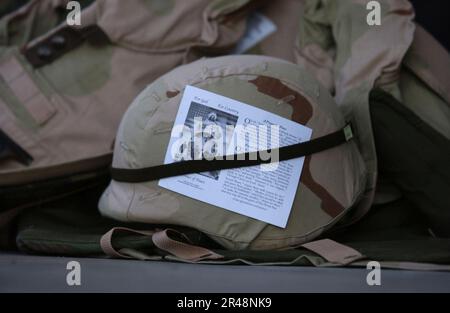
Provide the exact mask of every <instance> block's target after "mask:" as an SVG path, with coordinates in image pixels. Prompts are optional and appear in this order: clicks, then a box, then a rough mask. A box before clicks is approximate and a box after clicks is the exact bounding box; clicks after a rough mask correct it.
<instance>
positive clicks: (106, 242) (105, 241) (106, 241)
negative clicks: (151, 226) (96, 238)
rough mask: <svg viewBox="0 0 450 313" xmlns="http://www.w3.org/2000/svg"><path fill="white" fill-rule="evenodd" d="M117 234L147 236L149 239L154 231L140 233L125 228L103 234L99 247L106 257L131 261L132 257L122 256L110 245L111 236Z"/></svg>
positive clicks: (115, 228) (114, 229) (117, 228)
mask: <svg viewBox="0 0 450 313" xmlns="http://www.w3.org/2000/svg"><path fill="white" fill-rule="evenodd" d="M117 232H129V233H132V234H138V235H143V236H148V237H149V238H150V237H151V236H152V234H153V233H154V231H141V230H135V229H131V228H126V227H114V228H112V229H111V230H110V231H108V232H107V233H106V234H104V235H103V236H102V238H100V246H101V248H102V250H103V252H104V253H105V254H106V255H109V256H111V257H115V258H123V259H131V258H132V257H131V256H128V255H126V254H123V253H121V252H119V251H117V250H116V249H115V248H114V246H113V244H112V239H113V236H114V235H115V234H116V233H117Z"/></svg>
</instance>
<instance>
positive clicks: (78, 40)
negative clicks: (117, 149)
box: [0, 0, 255, 220]
mask: <svg viewBox="0 0 450 313" xmlns="http://www.w3.org/2000/svg"><path fill="white" fill-rule="evenodd" d="M83 2H87V1H83ZM66 3H67V1H65V0H54V1H50V0H48V1H47V0H46V1H30V2H29V3H28V4H26V5H25V6H23V7H21V8H20V9H19V10H17V11H15V12H12V13H10V14H8V15H6V16H4V18H3V19H2V20H1V23H0V26H1V28H2V32H1V35H0V188H1V193H0V201H1V202H2V210H6V209H8V208H11V207H15V206H17V205H19V204H20V205H22V204H28V203H30V202H40V201H42V200H47V198H50V194H53V195H57V196H61V195H62V194H63V193H64V192H63V190H61V188H60V186H61V185H62V184H66V183H69V184H73V183H74V182H80V181H83V180H86V179H88V178H92V175H94V176H95V175H97V174H96V173H97V172H99V171H100V169H101V170H102V171H103V173H104V171H105V169H107V166H108V165H109V164H110V162H111V155H112V147H113V141H114V136H115V133H116V131H117V127H118V124H119V121H120V118H121V117H122V115H123V113H124V112H125V110H126V108H127V107H128V105H129V103H130V102H131V100H132V99H133V98H134V97H135V96H136V95H137V94H138V93H139V91H141V90H142V89H143V88H144V87H145V86H146V85H147V84H149V83H150V82H152V81H153V80H154V79H156V78H157V77H159V76H160V75H162V74H163V73H165V72H167V71H169V70H171V69H172V68H174V67H176V66H178V65H180V64H183V63H186V62H189V61H192V60H194V59H197V58H199V57H201V56H204V55H216V54H218V53H224V52H226V51H228V50H230V49H231V48H232V47H233V46H234V45H235V43H236V42H237V41H238V40H239V38H240V37H241V36H242V34H243V32H244V30H245V21H246V15H247V13H248V12H250V11H251V10H252V9H253V7H254V4H255V2H254V1H250V0H248V1H240V0H239V1H223V0H215V1H208V0H195V1H178V0H174V1H155V0H133V1H118V0H112V1H111V0H107V1H106V0H98V1H95V2H94V3H93V4H91V5H90V6H88V7H87V8H85V9H84V10H83V11H82V12H81V25H80V26H76V25H75V26H68V25H67V24H66V22H65V21H64V22H63V23H61V24H59V26H57V27H54V28H53V26H54V25H55V24H56V23H58V22H60V19H61V17H62V16H64V15H61V14H59V13H58V12H57V11H58V10H60V9H62V10H63V11H64V10H65V4H66ZM43 16H46V18H43ZM36 17H37V19H36ZM91 173H93V174H91ZM79 185H80V183H79ZM82 185H83V183H81V186H82ZM40 186H44V187H43V188H40ZM37 188H38V189H39V190H40V191H39V192H36V193H35V192H33V191H34V190H36V189H37ZM49 193H50V194H49ZM0 213H1V212H0ZM0 220H1V216H0Z"/></svg>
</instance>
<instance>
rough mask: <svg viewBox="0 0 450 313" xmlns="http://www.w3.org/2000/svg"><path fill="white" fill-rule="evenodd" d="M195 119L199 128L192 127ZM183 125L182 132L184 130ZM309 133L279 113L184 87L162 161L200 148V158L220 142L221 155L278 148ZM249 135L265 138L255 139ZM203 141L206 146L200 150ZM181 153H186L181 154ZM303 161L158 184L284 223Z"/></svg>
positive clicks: (188, 155) (191, 155)
mask: <svg viewBox="0 0 450 313" xmlns="http://www.w3.org/2000/svg"><path fill="white" fill-rule="evenodd" d="M195 121H196V122H197V124H196V125H197V127H196V126H194V124H195V123H194V122H195ZM199 121H200V122H201V127H200V128H199V127H198V125H199V124H198V122H199ZM211 125H212V126H211ZM183 127H184V131H183V130H181V131H180V130H179V129H180V128H181V129H183ZM177 128H178V130H177V131H175V129H177ZM233 128H234V130H233ZM211 129H212V130H214V129H215V130H216V131H211ZM230 129H231V130H232V132H231V131H230ZM220 130H222V132H223V133H222V134H220ZM227 130H228V131H227ZM268 130H270V132H268ZM264 134H265V135H264ZM311 134H312V130H311V129H310V128H307V127H305V126H303V125H300V124H298V123H296V122H294V121H291V120H288V119H286V118H283V117H280V116H278V115H276V114H273V113H270V112H267V111H264V110H261V109H258V108H255V107H253V106H250V105H248V104H245V103H242V102H239V101H236V100H233V99H230V98H227V97H224V96H221V95H218V94H215V93H212V92H209V91H206V90H202V89H199V88H196V87H192V86H186V88H185V90H184V94H183V98H182V99H181V103H180V107H179V110H178V113H177V116H176V120H175V124H174V128H173V131H172V136H171V139H170V141H169V145H168V149H167V152H166V156H165V160H164V163H165V164H168V163H173V162H176V161H179V160H188V159H189V158H191V159H194V158H198V154H196V153H197V152H198V151H200V154H201V156H200V157H202V156H203V157H205V154H202V152H203V151H207V152H208V151H210V152H211V153H212V152H214V151H216V153H217V150H219V148H220V147H221V146H222V147H223V153H222V155H233V154H236V153H242V152H253V151H258V150H259V151H262V150H267V149H268V148H278V147H282V146H287V145H291V144H295V143H299V142H303V141H308V140H310V138H311ZM185 136H187V137H185ZM218 138H219V139H220V140H218ZM251 138H252V139H255V138H259V139H261V140H258V139H256V140H254V141H251V140H250V139H251ZM224 139H225V140H224ZM239 139H241V140H239ZM245 139H246V140H245ZM208 142H209V143H208ZM211 142H212V143H213V144H211ZM222 142H223V144H222ZM186 143H189V145H186ZM261 144H262V145H263V146H260V145H261ZM188 146H189V148H188ZM200 146H201V147H204V149H201V148H200V149H199V147H200ZM206 147H210V149H208V148H206ZM211 147H215V148H214V149H212V148H211ZM196 148H197V150H196ZM194 151H197V152H194ZM180 153H185V154H183V155H184V157H183V158H181V159H180ZM272 160H273V158H272ZM303 162H304V158H297V159H292V160H288V161H282V162H279V163H272V164H267V165H261V166H259V165H258V166H252V167H243V168H238V169H230V170H221V171H213V172H205V173H199V174H190V175H184V176H177V177H170V178H165V179H161V180H160V181H159V186H161V187H164V188H167V189H169V190H172V191H174V192H177V193H180V194H182V195H185V196H188V197H191V198H194V199H197V200H200V201H203V202H206V203H209V204H212V205H215V206H218V207H221V208H224V209H227V210H230V211H233V212H236V213H239V214H243V215H246V216H248V217H252V218H255V219H258V220H261V221H264V222H266V223H269V224H272V225H275V226H278V227H282V228H284V227H286V224H287V221H288V218H289V213H290V211H291V208H292V204H293V201H294V197H295V194H296V191H297V187H298V183H299V180H300V175H301V172H302V167H303Z"/></svg>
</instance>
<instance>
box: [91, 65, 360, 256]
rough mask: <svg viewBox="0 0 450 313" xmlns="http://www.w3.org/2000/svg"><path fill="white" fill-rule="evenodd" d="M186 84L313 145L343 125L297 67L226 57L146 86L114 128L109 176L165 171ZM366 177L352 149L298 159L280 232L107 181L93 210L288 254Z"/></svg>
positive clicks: (155, 190)
mask: <svg viewBox="0 0 450 313" xmlns="http://www.w3.org/2000/svg"><path fill="white" fill-rule="evenodd" d="M186 85H193V86H196V87H199V88H201V89H205V90H208V91H211V92H214V93H217V94H220V95H223V96H226V97H230V98H233V99H236V100H238V101H241V102H244V103H247V104H249V105H252V106H255V107H258V108H260V109H263V110H265V111H269V112H272V113H275V114H277V115H280V116H282V117H285V118H289V119H292V120H293V121H296V122H298V123H300V124H302V125H306V126H307V127H309V128H311V129H312V130H313V135H312V139H314V138H318V137H322V136H325V135H327V134H330V133H333V132H335V131H337V130H339V129H342V128H343V127H344V126H345V119H344V118H343V116H342V114H341V113H340V111H339V109H338V107H337V106H336V104H335V103H334V100H333V99H332V97H331V96H330V94H329V92H328V91H327V90H325V89H324V87H322V86H321V85H320V84H319V83H318V82H317V81H316V80H315V79H313V78H312V77H311V76H310V75H309V74H308V73H307V72H306V71H305V70H304V69H302V68H301V67H299V66H296V65H294V64H292V63H288V62H286V61H282V60H280V59H275V58H270V57H263V56H228V57H220V58H211V59H206V60H200V61H197V62H194V63H192V64H189V65H185V66H182V67H179V68H177V69H175V70H173V71H172V72H170V73H168V74H166V75H164V76H163V77H161V78H160V79H158V80H157V81H155V82H154V83H153V84H151V85H150V86H148V87H147V88H146V89H145V90H144V91H143V92H142V93H141V94H140V95H139V96H138V97H137V98H136V99H135V100H134V102H133V104H132V105H131V106H130V108H129V109H128V111H127V113H126V114H125V115H124V118H123V120H122V122H121V125H120V127H119V131H118V134H117V138H116V145H115V150H114V159H113V165H112V166H113V167H114V168H132V169H136V168H137V169H139V168H145V167H150V166H156V165H161V164H163V163H164V156H165V153H166V149H167V145H168V142H169V139H170V134H171V130H172V127H173V124H174V121H175V116H176V114H177V111H178V107H179V104H180V100H181V97H182V94H183V90H184V88H185V86H186ZM365 184H366V171H365V165H364V163H363V160H362V158H361V156H360V154H359V152H358V149H357V146H356V143H355V142H352V141H350V142H348V143H345V144H342V145H340V146H338V147H335V148H333V149H329V150H325V151H322V152H320V153H316V154H313V155H310V156H307V157H306V158H305V163H304V166H303V170H302V175H301V180H300V184H299V187H298V190H297V193H296V197H295V200H294V204H293V208H292V210H291V213H290V218H289V221H288V224H287V227H286V228H285V229H283V228H279V227H275V226H272V225H268V224H266V223H264V222H261V221H258V220H255V219H251V218H248V217H246V216H243V215H240V214H236V213H233V212H230V211H227V210H224V209H222V208H219V207H216V206H213V205H210V204H207V203H204V202H201V201H198V200H195V199H192V198H189V197H185V196H182V195H179V194H177V193H175V192H172V191H169V190H167V189H164V188H161V187H159V186H158V181H152V182H146V183H133V184H131V183H123V182H117V181H114V180H113V181H112V182H111V184H110V186H109V187H108V189H107V190H106V191H105V193H104V194H103V196H102V198H101V200H100V203H99V208H100V212H101V213H102V214H104V215H106V216H108V217H112V218H115V219H119V220H122V221H133V222H144V223H152V224H170V225H183V226H189V227H192V228H195V229H197V230H200V231H202V232H203V233H205V234H207V235H208V236H210V237H211V238H213V239H214V240H215V241H217V242H218V243H220V244H221V245H223V246H224V247H226V248H228V249H234V250H240V249H254V250H257V249H258V250H262V249H266V250H267V249H277V248H284V247H293V246H295V245H298V244H301V243H303V242H305V241H309V240H310V239H312V238H314V237H316V236H318V235H319V234H321V233H322V232H323V231H324V230H325V229H327V228H329V227H331V226H332V225H333V224H334V223H336V222H337V221H338V220H339V219H340V218H342V217H343V216H344V215H345V214H346V213H347V212H348V210H349V209H350V208H351V207H352V206H353V205H354V204H355V203H356V201H357V200H358V199H359V198H360V196H361V195H362V193H363V192H364V189H365Z"/></svg>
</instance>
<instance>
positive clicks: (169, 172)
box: [111, 125, 353, 183]
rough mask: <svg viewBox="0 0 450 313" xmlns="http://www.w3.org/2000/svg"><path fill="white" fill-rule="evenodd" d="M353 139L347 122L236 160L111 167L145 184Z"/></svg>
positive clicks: (117, 175)
mask: <svg viewBox="0 0 450 313" xmlns="http://www.w3.org/2000/svg"><path fill="white" fill-rule="evenodd" d="M352 138H353V134H352V129H351V126H350V125H347V126H345V127H344V128H342V129H340V130H338V131H336V132H334V133H331V134H328V135H325V136H323V137H320V138H316V139H313V140H310V141H306V142H302V143H298V144H294V145H290V146H285V147H281V148H277V149H272V150H265V151H257V152H248V153H243V154H239V155H234V156H233V158H232V160H216V159H214V160H206V159H202V160H190V161H181V162H175V163H170V164H164V165H157V166H152V167H145V168H136V169H124V168H111V177H112V179H113V180H115V181H119V182H127V183H141V182H147V181H152V180H157V179H161V178H167V177H173V176H180V175H187V174H193V173H202V172H208V171H215V170H225V169H232V168H240V167H246V166H255V165H260V164H268V163H271V160H270V159H268V160H264V159H262V158H261V154H264V155H267V154H268V153H272V154H274V153H275V154H276V153H277V152H278V156H279V159H278V160H279V161H280V162H281V161H286V160H291V159H295V158H300V157H303V156H306V155H310V154H313V153H317V152H320V151H324V150H327V149H331V148H333V147H336V146H339V145H341V144H343V143H345V142H347V141H349V140H350V139H352ZM277 150H278V151H277Z"/></svg>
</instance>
